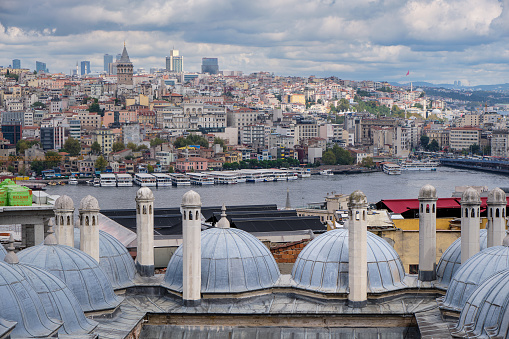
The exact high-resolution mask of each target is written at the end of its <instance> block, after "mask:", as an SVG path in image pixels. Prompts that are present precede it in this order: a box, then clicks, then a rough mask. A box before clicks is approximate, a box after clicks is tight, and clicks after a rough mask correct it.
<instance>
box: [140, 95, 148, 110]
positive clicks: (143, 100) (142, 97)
mask: <svg viewBox="0 0 509 339" xmlns="http://www.w3.org/2000/svg"><path fill="white" fill-rule="evenodd" d="M140 105H143V106H147V107H148V106H149V100H148V96H146V95H143V94H140Z"/></svg>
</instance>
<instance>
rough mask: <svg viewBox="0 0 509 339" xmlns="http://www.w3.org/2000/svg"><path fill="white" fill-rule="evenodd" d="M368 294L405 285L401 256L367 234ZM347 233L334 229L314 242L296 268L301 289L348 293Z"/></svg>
mask: <svg viewBox="0 0 509 339" xmlns="http://www.w3.org/2000/svg"><path fill="white" fill-rule="evenodd" d="M367 251H368V253H367V254H368V256H367V261H368V292H370V293H378V292H387V291H393V290H397V289H401V288H405V287H406V286H405V285H404V283H403V279H404V278H405V270H404V268H403V264H402V262H401V259H400V258H399V255H398V253H397V252H396V251H395V250H394V248H392V246H391V245H389V243H388V242H387V241H385V240H384V239H382V238H380V237H379V236H377V235H374V234H373V233H371V232H368V233H367ZM348 262H349V258H348V230H345V229H335V230H332V231H328V232H326V233H324V234H322V235H320V236H318V237H317V238H315V239H313V240H312V241H311V242H310V243H309V244H308V245H307V246H306V247H304V249H303V250H302V251H301V252H300V254H299V256H298V257H297V260H296V261H295V264H294V265H293V270H292V278H293V280H294V281H295V283H296V286H297V287H298V288H302V289H306V290H310V291H316V292H323V293H347V292H348V272H349V270H348Z"/></svg>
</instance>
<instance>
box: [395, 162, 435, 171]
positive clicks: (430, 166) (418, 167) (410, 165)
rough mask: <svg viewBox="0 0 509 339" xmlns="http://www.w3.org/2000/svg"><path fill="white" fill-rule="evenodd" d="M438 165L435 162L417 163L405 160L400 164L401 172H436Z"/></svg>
mask: <svg viewBox="0 0 509 339" xmlns="http://www.w3.org/2000/svg"><path fill="white" fill-rule="evenodd" d="M439 165H440V163H439V162H437V161H431V160H428V161H419V160H414V161H412V160H407V161H405V162H402V163H401V165H400V166H401V170H402V171H436V170H437V167H438V166H439Z"/></svg>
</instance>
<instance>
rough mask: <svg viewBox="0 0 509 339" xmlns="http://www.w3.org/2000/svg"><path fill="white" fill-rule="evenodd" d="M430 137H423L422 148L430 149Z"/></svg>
mask: <svg viewBox="0 0 509 339" xmlns="http://www.w3.org/2000/svg"><path fill="white" fill-rule="evenodd" d="M428 144H429V137H428V136H427V135H421V147H422V148H424V149H427V148H428Z"/></svg>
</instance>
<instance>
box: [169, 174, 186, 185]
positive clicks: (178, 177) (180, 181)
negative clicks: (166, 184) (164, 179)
mask: <svg viewBox="0 0 509 339" xmlns="http://www.w3.org/2000/svg"><path fill="white" fill-rule="evenodd" d="M169 176H170V177H171V184H172V185H173V186H177V187H178V186H189V185H191V181H190V180H189V177H188V176H187V175H185V174H180V173H170V174H169Z"/></svg>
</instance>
